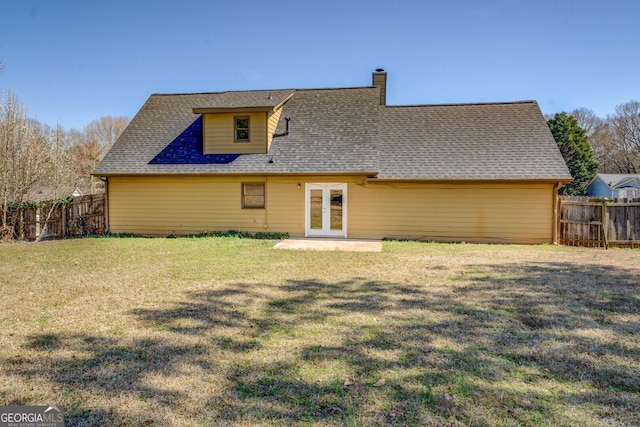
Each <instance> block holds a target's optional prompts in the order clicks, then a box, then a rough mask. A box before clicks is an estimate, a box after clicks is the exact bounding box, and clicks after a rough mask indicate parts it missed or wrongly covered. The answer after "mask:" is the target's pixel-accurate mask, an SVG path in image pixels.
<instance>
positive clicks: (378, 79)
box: [372, 68, 387, 105]
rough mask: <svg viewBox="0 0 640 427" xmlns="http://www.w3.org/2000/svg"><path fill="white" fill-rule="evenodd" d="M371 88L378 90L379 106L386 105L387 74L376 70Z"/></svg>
mask: <svg viewBox="0 0 640 427" xmlns="http://www.w3.org/2000/svg"><path fill="white" fill-rule="evenodd" d="M372 86H378V87H379V88H380V105H387V72H386V71H385V70H383V69H382V68H378V69H376V70H375V71H374V72H373V83H372Z"/></svg>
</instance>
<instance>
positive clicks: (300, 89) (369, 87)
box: [150, 86, 376, 96]
mask: <svg viewBox="0 0 640 427" xmlns="http://www.w3.org/2000/svg"><path fill="white" fill-rule="evenodd" d="M375 88H376V86H345V87H319V88H313V87H307V88H284V89H243V90H223V91H219V92H176V93H152V94H151V95H150V96H185V95H223V94H225V93H249V92H285V91H291V92H297V91H306V90H346V89H349V90H352V89H375Z"/></svg>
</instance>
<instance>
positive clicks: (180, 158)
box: [94, 86, 571, 181]
mask: <svg viewBox="0 0 640 427" xmlns="http://www.w3.org/2000/svg"><path fill="white" fill-rule="evenodd" d="M291 94H293V96H291ZM289 97H290V98H289ZM282 103H284V106H283V111H282V114H281V117H280V122H279V124H278V128H277V129H276V133H282V132H284V130H285V123H284V122H285V120H284V118H285V117H290V118H291V120H290V128H289V134H288V135H286V136H282V137H278V138H274V139H273V142H272V143H271V147H270V149H269V153H267V154H243V155H231V156H230V155H224V156H223V155H211V154H207V155H205V154H202V123H201V122H202V120H201V119H200V117H201V116H200V115H199V114H194V110H195V111H196V112H207V111H211V112H219V111H227V110H229V109H234V108H238V109H241V108H255V109H260V110H262V109H267V108H269V107H275V106H278V105H280V104H282ZM202 173H204V174H252V173H260V174H366V175H367V176H376V177H377V178H379V179H404V180H410V179H427V180H441V179H460V180H464V179H487V180H517V179H544V180H551V179H553V180H563V181H569V180H571V175H570V174H569V171H568V169H567V166H566V164H565V162H564V160H563V159H562V156H561V155H560V152H559V150H558V147H557V145H556V143H555V141H554V139H553V136H552V135H551V132H550V131H549V128H548V127H547V124H546V121H545V120H544V118H543V116H542V113H541V112H540V109H539V107H538V105H537V103H535V102H534V101H523V102H513V103H490V104H459V105H423V106H385V105H380V89H379V87H377V86H373V87H360V88H337V89H297V90H272V91H238V92H221V93H203V94H178V95H152V96H151V97H150V98H149V99H148V100H147V102H146V103H145V104H144V106H143V107H142V108H141V109H140V111H139V112H138V114H137V115H136V116H135V117H134V119H133V120H132V121H131V123H130V124H129V126H128V127H127V128H126V129H125V131H124V132H123V133H122V135H121V136H120V138H119V139H118V141H117V142H116V143H115V144H114V146H113V147H112V148H111V150H110V151H109V153H107V155H106V156H105V157H104V159H103V160H102V162H101V163H100V164H99V165H98V167H97V168H96V170H95V171H94V174H96V175H130V174H202Z"/></svg>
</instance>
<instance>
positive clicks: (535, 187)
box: [94, 70, 571, 243]
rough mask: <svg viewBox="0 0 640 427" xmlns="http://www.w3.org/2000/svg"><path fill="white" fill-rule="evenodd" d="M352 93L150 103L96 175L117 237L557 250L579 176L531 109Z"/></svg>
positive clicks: (160, 98) (190, 97)
mask: <svg viewBox="0 0 640 427" xmlns="http://www.w3.org/2000/svg"><path fill="white" fill-rule="evenodd" d="M372 78H373V79H372V85H371V86H363V87H355V88H330V89H287V90H270V91H266V90H259V91H233V92H218V93H194V94H175V95H152V96H151V97H150V98H149V99H148V100H147V102H146V103H145V104H144V105H143V106H142V108H141V109H140V111H139V112H138V114H137V115H136V116H135V117H134V118H133V120H132V121H131V123H130V124H129V126H128V127H127V129H126V130H125V131H124V132H123V134H122V135H121V136H120V138H119V139H118V141H117V142H116V143H115V144H114V146H113V147H112V148H111V150H110V151H109V153H108V154H107V155H106V156H105V158H104V159H103V161H102V162H101V163H100V164H99V165H98V167H97V168H96V170H95V172H94V175H97V176H100V177H102V178H103V179H104V180H105V181H106V184H107V186H106V187H107V200H108V226H109V231H111V232H131V233H139V234H143V235H154V236H159V235H170V234H175V235H181V234H193V233H203V232H210V231H227V230H231V229H234V230H241V231H247V232H258V231H273V232H287V233H289V234H290V235H291V236H297V237H303V236H307V237H313V236H333V237H341V238H370V239H380V238H383V237H391V238H410V239H427V240H437V241H469V242H513V243H549V242H552V241H554V239H555V232H556V231H555V215H556V212H555V211H556V197H555V196H556V194H557V190H558V188H559V187H561V186H562V185H563V184H564V183H566V182H569V181H571V175H570V174H569V171H568V169H567V167H566V165H565V162H564V160H563V158H562V156H561V155H560V152H559V150H558V147H557V145H556V143H555V141H554V139H553V136H552V135H551V133H550V131H549V128H548V127H547V124H546V121H545V119H544V117H543V116H542V113H541V112H540V109H539V107H538V105H537V103H536V102H534V101H521V102H504V103H478V104H451V105H415V106H412V105H410V106H391V105H387V104H386V82H387V73H386V72H385V71H384V70H376V71H375V72H374V73H373V75H372Z"/></svg>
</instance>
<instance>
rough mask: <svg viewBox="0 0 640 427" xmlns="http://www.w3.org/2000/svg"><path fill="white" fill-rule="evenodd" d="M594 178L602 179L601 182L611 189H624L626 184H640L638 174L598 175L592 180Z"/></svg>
mask: <svg viewBox="0 0 640 427" xmlns="http://www.w3.org/2000/svg"><path fill="white" fill-rule="evenodd" d="M596 178H600V179H602V181H603V182H604V183H605V184H607V185H608V186H609V187H610V188H612V189H617V188H621V187H624V186H625V185H626V184H630V185H633V184H634V183H635V182H640V174H631V173H599V174H597V175H596V176H595V177H594V178H593V179H596ZM592 181H593V180H592Z"/></svg>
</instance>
